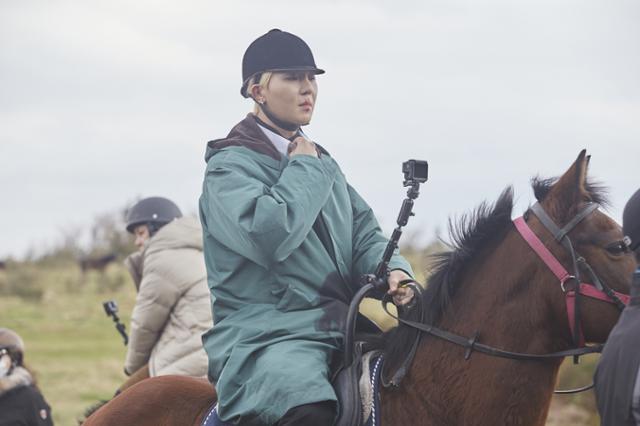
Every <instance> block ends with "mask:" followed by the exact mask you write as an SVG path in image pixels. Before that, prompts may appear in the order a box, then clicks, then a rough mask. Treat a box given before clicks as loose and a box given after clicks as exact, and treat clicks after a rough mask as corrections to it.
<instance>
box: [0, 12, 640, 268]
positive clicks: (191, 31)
mask: <svg viewBox="0 0 640 426" xmlns="http://www.w3.org/2000/svg"><path fill="white" fill-rule="evenodd" d="M639 23H640V3H639V2H638V1H636V0H629V1H617V0H607V1H604V0H603V1H588V0H570V1H557V0H554V1H551V0H549V1H546V0H530V1H513V0H504V1H497V0H490V1H459V0H437V1H429V0H425V1H394V2H391V1H387V2H384V1H380V0H378V1H371V0H368V1H364V0H363V1H337V0H336V1H324V2H310V1H302V0H296V1H277V0H272V1H219V0H218V1H183V2H168V1H139V0H138V1H135V2H131V1H124V0H110V1H82V2H78V1H74V2H71V1H48V2H42V1H27V0H21V1H17V0H16V1H11V0H7V1H2V2H1V3H0V194H1V197H2V204H1V213H0V214H1V216H0V218H1V219H2V220H1V221H0V258H1V257H5V256H8V255H14V256H22V255H23V254H24V253H25V251H26V250H27V248H28V247H36V248H38V247H46V246H47V245H48V244H52V243H53V242H55V241H56V240H57V239H59V238H60V235H61V230H65V229H66V230H68V229H72V228H74V227H83V226H84V227H86V226H88V225H89V224H90V223H91V222H92V220H93V218H94V217H95V216H96V215H98V214H100V213H103V212H105V211H111V210H114V209H116V208H119V207H122V206H123V205H125V204H126V203H127V202H128V201H129V200H132V199H134V198H135V197H138V196H152V195H162V196H166V197H169V198H171V199H173V200H174V201H176V202H177V203H178V205H179V206H180V207H181V208H182V209H183V211H185V212H195V211H196V207H197V198H198V196H199V194H200V189H201V183H202V177H203V170H204V166H205V163H204V160H203V154H204V149H205V144H206V142H207V141H208V140H210V139H214V138H219V137H222V136H225V135H226V134H227V132H228V131H229V129H230V128H231V127H232V126H233V125H234V124H235V123H237V122H238V121H240V120H241V119H242V118H243V117H244V115H245V114H246V113H247V112H248V111H250V109H251V104H250V102H249V101H247V100H244V99H243V98H242V97H241V96H240V95H239V87H240V83H241V73H240V68H241V67H240V65H241V59H242V55H243V53H244V50H245V49H246V47H247V46H248V44H249V43H250V42H251V41H253V40H254V39H255V38H256V37H258V36H260V35H261V34H263V33H265V32H266V31H268V30H269V29H271V28H281V29H283V30H286V31H290V32H293V33H295V34H297V35H299V36H301V37H302V38H303V39H305V40H306V41H307V43H308V44H309V45H310V46H311V48H312V50H313V52H314V55H315V58H316V63H317V64H318V66H319V67H321V68H324V69H325V70H326V71H327V73H326V74H325V75H323V76H320V77H319V79H318V82H319V98H318V103H317V107H316V112H315V116H314V119H313V121H312V123H311V125H310V126H308V127H307V128H306V132H307V134H308V135H309V136H310V137H311V138H312V139H314V140H316V141H318V142H319V143H321V144H322V145H323V146H325V147H326V148H327V149H328V150H329V152H331V154H332V155H333V156H334V157H335V158H336V159H337V160H338V162H339V164H340V165H341V167H342V170H343V171H344V173H345V174H346V175H347V178H348V179H349V181H350V182H351V183H352V185H354V186H355V187H356V189H358V190H359V192H360V193H361V194H362V195H363V196H364V198H365V199H366V200H368V201H369V203H370V204H371V206H372V207H373V209H374V210H375V211H376V213H377V214H378V216H379V218H380V220H381V224H382V226H383V228H384V230H385V232H387V233H390V232H391V230H392V229H393V227H394V225H395V219H396V216H397V212H398V210H399V207H400V203H401V201H402V199H403V198H404V196H405V193H406V191H405V190H404V188H402V173H401V171H400V167H401V163H402V162H403V161H405V160H407V159H409V158H418V159H425V160H428V161H429V164H430V180H429V182H428V183H426V184H425V185H424V186H423V189H422V191H421V195H420V198H419V199H418V201H417V202H416V206H415V212H416V217H415V218H413V219H412V220H411V222H410V224H409V226H408V227H407V230H406V232H407V233H417V232H420V233H422V235H423V237H422V238H423V239H428V238H429V237H430V236H432V235H433V234H434V231H435V230H436V229H438V228H440V229H444V228H446V220H447V217H448V216H450V215H460V214H461V213H463V212H465V211H468V210H470V209H471V208H473V207H474V206H476V205H477V204H478V203H479V202H480V201H482V200H484V199H487V200H494V199H495V198H496V197H497V195H498V194H499V193H500V191H501V190H502V189H503V188H504V187H505V186H506V185H509V184H513V185H514V186H515V189H516V196H517V198H518V204H517V207H516V211H515V213H520V212H521V211H522V210H523V209H524V208H526V206H527V205H528V204H529V203H530V202H531V200H532V198H533V195H532V193H531V190H530V188H529V185H528V182H529V179H530V178H531V177H532V176H534V175H536V174H541V175H543V176H554V175H558V174H561V173H562V172H563V171H564V170H566V169H567V168H568V167H569V166H570V164H571V163H572V162H573V161H574V160H575V158H576V157H577V155H578V153H579V151H580V150H581V149H582V148H586V149H587V150H588V152H589V153H590V154H592V160H591V176H593V177H594V178H596V179H598V180H600V181H602V182H604V183H605V184H607V185H608V186H609V187H610V189H611V191H610V193H611V200H612V202H613V208H612V209H611V210H610V214H611V215H612V216H613V217H614V218H615V219H616V220H620V218H621V211H622V208H623V207H624V203H625V202H626V200H627V199H628V197H629V196H630V195H631V194H632V193H633V192H634V191H635V189H637V188H638V187H640V172H639V171H638V159H639V158H640V25H638V24H639Z"/></svg>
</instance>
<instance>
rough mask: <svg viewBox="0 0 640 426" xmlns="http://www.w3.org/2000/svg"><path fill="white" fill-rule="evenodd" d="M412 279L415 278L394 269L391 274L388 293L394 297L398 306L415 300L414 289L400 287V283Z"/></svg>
mask: <svg viewBox="0 0 640 426" xmlns="http://www.w3.org/2000/svg"><path fill="white" fill-rule="evenodd" d="M412 279H413V278H411V277H410V276H409V275H407V274H406V273H405V272H404V271H402V270H400V269H394V270H393V271H391V272H390V273H389V279H388V280H387V283H388V284H389V291H388V292H387V293H388V294H390V295H391V296H393V302H394V303H395V304H396V305H406V304H407V303H409V302H411V300H412V299H413V296H414V292H413V289H411V288H410V287H402V286H401V285H400V281H403V280H412Z"/></svg>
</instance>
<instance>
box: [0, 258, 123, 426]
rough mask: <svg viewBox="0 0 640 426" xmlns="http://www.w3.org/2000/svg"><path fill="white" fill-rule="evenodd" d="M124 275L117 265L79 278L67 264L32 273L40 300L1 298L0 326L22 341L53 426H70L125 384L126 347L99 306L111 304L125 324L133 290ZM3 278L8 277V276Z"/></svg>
mask: <svg viewBox="0 0 640 426" xmlns="http://www.w3.org/2000/svg"><path fill="white" fill-rule="evenodd" d="M124 274H126V271H124V269H123V268H122V267H119V266H110V267H109V268H108V269H107V270H106V271H105V275H104V276H100V275H98V274H96V273H89V274H87V275H86V276H85V277H84V278H83V277H82V276H81V275H80V273H79V271H77V270H76V269H75V267H71V266H69V265H65V266H61V267H58V268H55V267H54V268H51V267H49V268H42V269H39V270H38V271H37V274H36V276H37V280H38V285H39V287H41V288H42V289H43V294H42V296H41V299H39V300H38V299H35V300H29V299H27V300H25V299H24V298H20V297H17V296H7V295H0V301H1V302H0V304H1V306H2V308H1V309H0V326H2V327H8V328H11V329H13V330H15V331H17V332H18V333H19V334H20V335H21V336H22V337H23V339H24V340H25V344H26V357H25V361H26V363H27V365H29V366H30V368H32V370H33V371H34V372H35V373H36V377H37V379H38V382H39V386H40V388H41V390H42V392H43V394H44V396H45V398H46V399H47V401H48V402H49V404H50V405H51V407H52V409H53V418H54V421H55V423H56V424H57V425H75V424H76V418H78V417H80V416H81V414H82V412H83V411H84V409H85V408H86V407H87V406H89V405H91V404H93V403H94V402H96V401H97V400H99V399H106V398H109V397H110V396H112V395H113V393H114V392H115V390H116V389H117V388H118V386H119V385H120V384H121V383H122V382H124V380H125V379H126V377H125V375H124V373H123V372H122V366H123V362H124V356H125V351H126V348H125V346H124V344H123V342H122V339H121V338H120V335H119V334H118V333H117V331H116V330H115V327H114V325H113V321H112V320H111V319H110V318H108V317H107V316H106V315H105V313H104V310H103V308H102V302H103V301H105V300H109V299H116V300H117V301H118V304H119V307H120V312H119V313H121V314H122V315H121V320H122V321H123V322H124V323H125V324H127V325H128V323H129V316H130V312H131V310H132V309H133V303H134V300H135V289H134V286H133V283H132V282H130V281H129V280H124V281H123V276H124ZM7 275H8V277H6V278H8V279H11V278H12V274H11V271H7Z"/></svg>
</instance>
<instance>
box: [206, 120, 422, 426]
mask: <svg viewBox="0 0 640 426" xmlns="http://www.w3.org/2000/svg"><path fill="white" fill-rule="evenodd" d="M320 150H321V151H322V153H321V155H320V157H319V158H315V157H313V156H309V155H297V156H294V157H292V158H290V159H289V158H286V157H283V156H282V155H281V154H280V153H279V152H278V151H277V150H276V148H275V147H274V146H273V144H272V143H271V142H270V141H269V139H268V138H267V136H266V135H265V134H264V133H263V132H262V130H261V129H260V128H259V127H258V125H257V124H256V121H255V118H254V117H253V115H251V114H250V115H248V116H247V118H245V119H244V120H243V121H241V122H240V123H239V124H238V125H236V126H235V127H234V128H233V129H232V130H231V132H230V133H229V135H228V136H227V137H226V138H224V139H220V140H215V141H211V142H209V144H208V147H207V153H206V157H205V158H206V161H207V168H206V174H205V178H204V185H203V191H202V196H201V197H200V218H201V220H202V224H203V231H204V253H205V261H206V265H207V273H208V282H209V288H210V289H211V300H212V304H213V312H214V323H215V326H214V327H213V328H212V329H211V330H210V331H209V332H207V333H206V334H205V335H204V336H203V343H204V347H205V350H206V352H207V354H208V356H209V376H210V379H211V380H212V381H213V382H214V383H215V384H216V389H217V391H218V410H219V413H220V416H221V418H222V419H223V420H225V421H236V422H239V423H241V424H243V425H244V424H246V425H265V424H267V425H270V424H274V423H275V422H276V421H278V420H279V419H280V418H281V417H282V416H283V415H284V414H285V413H286V412H287V411H288V410H289V409H291V408H293V407H295V406H298V405H302V404H308V403H313V402H319V401H327V400H330V401H331V400H332V401H335V400H336V395H335V393H334V391H333V388H332V386H331V384H330V375H331V371H330V364H331V362H332V360H333V359H334V358H335V356H336V355H337V354H338V353H339V352H340V351H341V350H342V340H343V328H344V323H345V318H346V313H347V310H348V307H349V302H350V300H351V298H352V297H353V295H354V294H355V292H356V291H357V288H358V279H359V277H360V276H361V275H362V274H365V273H373V272H374V271H375V268H376V265H377V264H378V262H379V261H380V260H381V258H382V255H383V252H384V249H385V246H386V244H387V239H386V238H385V237H384V236H383V235H382V233H381V231H380V228H379V226H378V223H377V221H376V219H375V217H374V214H373V212H372V211H371V208H370V207H369V206H368V205H367V203H366V202H365V201H364V200H363V199H362V198H361V197H360V196H359V195H358V193H357V192H356V191H355V190H354V189H353V188H352V187H351V186H349V184H347V182H346V180H345V177H344V175H343V174H342V172H341V171H340V168H339V167H338V164H337V163H336V162H335V161H334V160H333V158H331V157H330V156H329V155H328V153H327V152H326V151H324V150H322V149H320ZM390 269H403V270H404V271H406V272H407V273H409V274H412V271H411V268H410V266H409V264H408V263H407V262H406V261H405V260H404V259H403V258H402V257H400V256H399V255H398V254H397V253H396V254H395V255H394V256H393V258H392V260H391V262H390Z"/></svg>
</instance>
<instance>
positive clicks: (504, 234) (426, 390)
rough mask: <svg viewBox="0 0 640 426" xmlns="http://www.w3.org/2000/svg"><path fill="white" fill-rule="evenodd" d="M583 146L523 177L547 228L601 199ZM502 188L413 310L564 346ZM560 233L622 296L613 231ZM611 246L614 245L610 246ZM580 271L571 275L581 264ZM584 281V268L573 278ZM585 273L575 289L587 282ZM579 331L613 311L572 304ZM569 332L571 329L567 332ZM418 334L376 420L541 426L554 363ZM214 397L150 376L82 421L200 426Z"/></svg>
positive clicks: (531, 349) (597, 304) (594, 337)
mask: <svg viewBox="0 0 640 426" xmlns="http://www.w3.org/2000/svg"><path fill="white" fill-rule="evenodd" d="M587 166H588V157H587V156H586V154H585V152H584V151H583V152H582V153H581V154H580V155H579V157H578V159H577V160H576V162H575V163H574V164H573V165H572V167H571V168H570V169H569V170H568V171H567V172H566V173H565V174H564V175H563V176H562V177H561V178H559V179H557V180H554V181H551V180H547V181H541V180H534V192H535V195H536V198H537V199H538V200H539V202H540V204H541V206H542V208H543V209H544V210H545V211H546V212H547V213H548V215H549V216H550V218H551V219H552V220H553V222H555V223H556V224H557V225H558V226H564V225H565V224H567V223H570V222H572V219H573V218H575V217H576V215H579V214H580V212H583V211H585V206H587V205H589V204H590V203H597V204H600V203H603V202H604V200H603V195H602V192H601V191H600V190H598V189H597V188H595V187H594V186H592V185H590V184H588V183H587V181H586V172H587ZM512 208H513V201H512V190H511V189H507V190H506V191H504V192H503V193H502V195H501V196H500V198H499V200H498V201H497V202H496V203H495V204H494V205H493V206H491V207H490V206H487V205H483V206H481V207H480V208H479V209H477V210H476V211H475V212H474V214H473V215H471V216H467V217H466V218H463V220H462V222H461V224H460V225H459V226H458V227H457V228H454V229H452V237H453V241H454V243H455V247H454V250H453V251H451V252H448V253H445V254H441V255H439V258H438V259H439V263H438V266H437V268H436V269H435V271H434V274H433V275H432V276H431V278H430V279H429V283H428V286H427V291H425V293H424V297H423V303H424V306H425V308H426V310H427V316H428V317H427V318H426V323H428V324H436V325H438V327H440V328H441V329H444V330H448V331H451V332H453V333H456V334H458V335H461V336H473V335H475V334H476V333H477V335H478V336H479V337H478V342H480V343H483V344H486V345H490V346H493V347H497V348H502V349H505V350H509V351H514V352H524V353H531V354H545V353H550V352H555V351H561V350H565V349H568V348H571V347H573V346H574V345H573V341H574V335H573V334H572V331H571V327H570V319H568V317H569V315H568V312H567V311H568V310H569V309H568V308H567V304H566V303H565V294H564V290H568V288H565V285H564V284H568V283H564V284H563V285H562V286H561V285H560V283H559V281H558V279H557V278H556V276H554V274H553V273H552V272H551V271H550V269H549V268H548V267H547V266H546V265H545V263H543V261H542V260H541V259H540V257H538V256H537V255H536V254H535V253H534V252H533V250H532V249H531V247H530V246H529V245H528V244H527V243H526V242H525V240H524V239H523V237H522V236H521V235H520V234H519V233H518V232H517V230H516V229H515V227H514V224H513V222H512V220H511V214H512ZM525 219H526V222H527V224H528V225H529V227H530V228H531V230H532V231H533V232H534V233H535V234H536V235H537V236H538V237H539V238H540V239H541V240H542V242H543V243H544V245H545V246H546V247H547V248H548V249H549V250H550V251H551V252H552V253H553V255H555V257H556V258H557V259H558V260H559V261H560V263H561V264H562V265H564V268H566V269H567V270H569V271H573V270H574V269H573V266H572V259H574V257H573V256H572V255H571V254H570V253H569V252H568V251H567V250H565V248H564V247H563V246H562V245H561V244H560V243H558V242H557V241H556V240H555V239H554V237H553V236H552V234H551V233H550V232H549V231H548V230H547V228H546V227H545V226H544V225H543V223H542V222H541V220H540V219H538V217H537V216H536V215H534V214H531V212H528V213H527V214H525ZM569 237H570V239H571V241H572V242H573V247H574V248H575V251H576V253H578V256H581V257H583V258H584V259H586V261H587V262H588V264H589V265H590V266H591V267H592V268H593V270H594V271H595V275H597V276H598V277H599V279H600V281H602V282H603V283H606V285H608V286H609V287H611V288H612V289H614V290H617V291H620V292H624V293H626V292H627V290H628V289H629V285H630V277H631V274H632V272H633V270H634V268H635V266H636V264H635V260H634V259H633V257H632V256H629V255H626V253H625V251H624V250H619V249H618V248H619V244H618V243H619V242H620V241H621V240H622V238H623V236H622V232H621V229H620V227H619V225H617V224H616V223H615V222H614V221H613V220H611V219H610V218H609V217H608V216H606V215H605V214H603V213H601V212H600V211H598V210H595V211H591V210H589V212H588V215H585V217H584V218H583V219H582V220H581V221H579V223H577V224H576V225H575V226H573V227H572V229H571V231H570V232H569ZM616 247H618V248H616ZM584 268H585V266H584V265H583V266H581V267H580V269H584ZM584 275H585V276H586V275H587V274H586V273H585V274H584ZM593 281H594V280H592V279H591V278H589V279H584V280H583V282H587V283H590V284H594V282H593ZM579 312H580V315H579V327H580V329H581V330H582V334H583V335H584V338H585V340H586V341H587V342H604V341H605V340H606V338H607V335H608V333H609V331H610V330H611V328H612V327H613V325H614V324H615V322H616V321H617V318H618V315H619V310H618V309H616V307H615V305H614V304H612V303H607V302H606V301H602V300H597V299H590V298H581V299H580V302H579ZM574 327H575V326H574ZM414 333H415V331H414V330H412V329H410V328H408V327H406V326H400V327H398V328H397V329H396V330H394V331H392V332H391V333H389V334H388V335H387V336H386V344H387V348H388V350H387V351H386V352H387V354H386V357H387V358H386V363H387V364H388V365H390V366H393V365H397V360H398V359H400V358H401V355H403V354H404V353H405V352H406V351H408V348H409V347H410V345H411V340H410V336H411V335H413V334H414ZM464 354H465V349H464V348H462V347H460V346H457V345H454V344H452V343H450V342H447V341H444V340H440V339H437V338H434V337H432V336H427V335H423V337H422V340H421V343H420V346H419V348H418V351H417V353H416V356H415V358H414V360H413V363H412V364H411V368H410V371H409V373H408V374H407V376H406V377H405V379H404V381H403V382H402V383H401V386H400V387H398V388H386V389H382V390H381V394H380V396H381V401H382V407H381V412H382V424H385V425H415V424H422V425H436V426H442V425H543V424H544V423H545V419H546V416H547V411H548V408H549V403H550V400H551V396H552V392H553V389H554V385H555V383H556V378H557V373H558V368H559V366H560V364H561V362H562V358H551V359H546V360H514V359H504V358H497V357H492V356H488V355H486V354H483V353H477V352H474V353H472V355H471V356H470V358H469V359H468V360H465V356H464ZM215 399H216V394H215V392H214V391H213V389H212V387H211V386H210V385H208V384H207V383H206V382H203V381H198V380H194V379H188V378H178V377H175V376H174V377H162V378H153V379H149V380H146V381H144V382H141V383H139V384H138V385H135V386H133V387H132V388H130V389H128V390H127V391H125V392H124V393H122V394H121V395H119V396H118V397H116V398H115V399H114V400H113V401H111V402H110V403H109V404H107V405H105V406H104V407H103V408H102V409H100V410H99V411H98V412H96V413H95V415H93V416H91V417H90V418H89V419H88V421H87V422H86V425H87V426H95V425H100V426H102V425H123V424H131V425H133V424H135V425H160V424H162V425H199V424H200V421H201V420H202V417H203V415H204V413H205V412H206V410H207V408H209V406H210V405H211V404H212V403H213V402H215Z"/></svg>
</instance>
